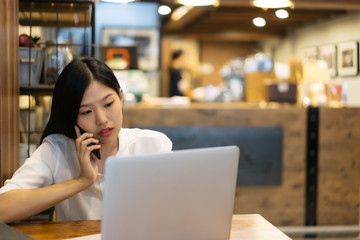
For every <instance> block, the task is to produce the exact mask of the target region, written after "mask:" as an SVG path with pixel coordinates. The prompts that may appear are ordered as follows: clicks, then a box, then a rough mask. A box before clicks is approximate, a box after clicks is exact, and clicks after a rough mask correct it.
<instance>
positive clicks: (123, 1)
mask: <svg viewBox="0 0 360 240" xmlns="http://www.w3.org/2000/svg"><path fill="white" fill-rule="evenodd" d="M101 1H103V2H112V3H128V2H133V1H135V0H101Z"/></svg>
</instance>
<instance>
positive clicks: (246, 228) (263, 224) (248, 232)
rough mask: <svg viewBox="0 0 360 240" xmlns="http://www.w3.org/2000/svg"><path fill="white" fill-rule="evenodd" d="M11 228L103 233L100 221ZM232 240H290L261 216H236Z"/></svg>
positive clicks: (60, 234)
mask: <svg viewBox="0 0 360 240" xmlns="http://www.w3.org/2000/svg"><path fill="white" fill-rule="evenodd" d="M11 227H13V228H15V229H17V230H19V231H20V232H23V233H25V234H27V235H29V236H31V237H32V238H34V239H37V240H58V239H66V238H75V237H81V236H86V235H92V234H98V233H100V232H101V221H100V220H88V221H68V222H45V223H17V224H12V225H11ZM230 239H231V240H238V239H239V240H240V239H241V240H265V239H266V240H268V239H277V240H289V239H290V238H289V237H288V236H286V235H285V234H284V233H282V232H281V231H280V230H279V229H277V228H276V227H274V226H273V225H272V224H271V223H269V222H268V221H267V220H266V219H265V218H263V217H262V216H260V215H259V214H243V215H234V216H233V220H232V227H231V237H230Z"/></svg>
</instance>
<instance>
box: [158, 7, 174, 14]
mask: <svg viewBox="0 0 360 240" xmlns="http://www.w3.org/2000/svg"><path fill="white" fill-rule="evenodd" d="M158 13H159V14H160V15H168V14H170V13H171V8H170V7H169V6H166V5H161V6H160V7H159V8H158Z"/></svg>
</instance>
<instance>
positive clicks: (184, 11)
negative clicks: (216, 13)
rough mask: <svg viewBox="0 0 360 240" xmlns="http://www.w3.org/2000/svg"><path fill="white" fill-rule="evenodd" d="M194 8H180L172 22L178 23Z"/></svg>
mask: <svg viewBox="0 0 360 240" xmlns="http://www.w3.org/2000/svg"><path fill="white" fill-rule="evenodd" d="M192 8H193V7H192V6H181V7H178V8H177V9H176V10H175V11H174V12H173V14H172V15H171V20H173V21H178V20H179V19H180V18H182V17H183V16H185V15H186V14H187V13H188V12H189V11H190V10H191V9H192Z"/></svg>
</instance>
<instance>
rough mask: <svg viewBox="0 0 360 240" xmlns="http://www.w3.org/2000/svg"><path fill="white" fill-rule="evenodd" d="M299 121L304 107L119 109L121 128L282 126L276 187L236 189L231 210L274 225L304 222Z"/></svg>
mask: <svg viewBox="0 0 360 240" xmlns="http://www.w3.org/2000/svg"><path fill="white" fill-rule="evenodd" d="M305 123H306V109H303V108H286V107H285V108H274V109H271V108H265V109H261V108H259V107H256V108H251V107H250V108H249V107H242V106H241V105H238V104H209V105H208V104H193V105H192V106H191V107H189V108H188V107H186V108H161V107H159V108H157V107H155V108H151V107H141V106H137V107H130V106H128V107H125V108H124V127H129V126H132V125H135V126H250V127H273V126H276V127H278V126H282V127H283V175H282V181H283V182H282V185H280V186H257V187H239V188H238V189H237V192H236V199H235V209H234V212H235V213H238V214H246V213H259V214H261V215H262V216H264V217H265V218H266V219H268V220H269V221H270V222H271V223H273V224H275V225H277V226H279V225H283V226H284V225H304V222H305V219H304V217H305V195H304V194H305V143H306V124H305ZM259 150H260V149H259ZM240 151H241V150H240Z"/></svg>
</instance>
